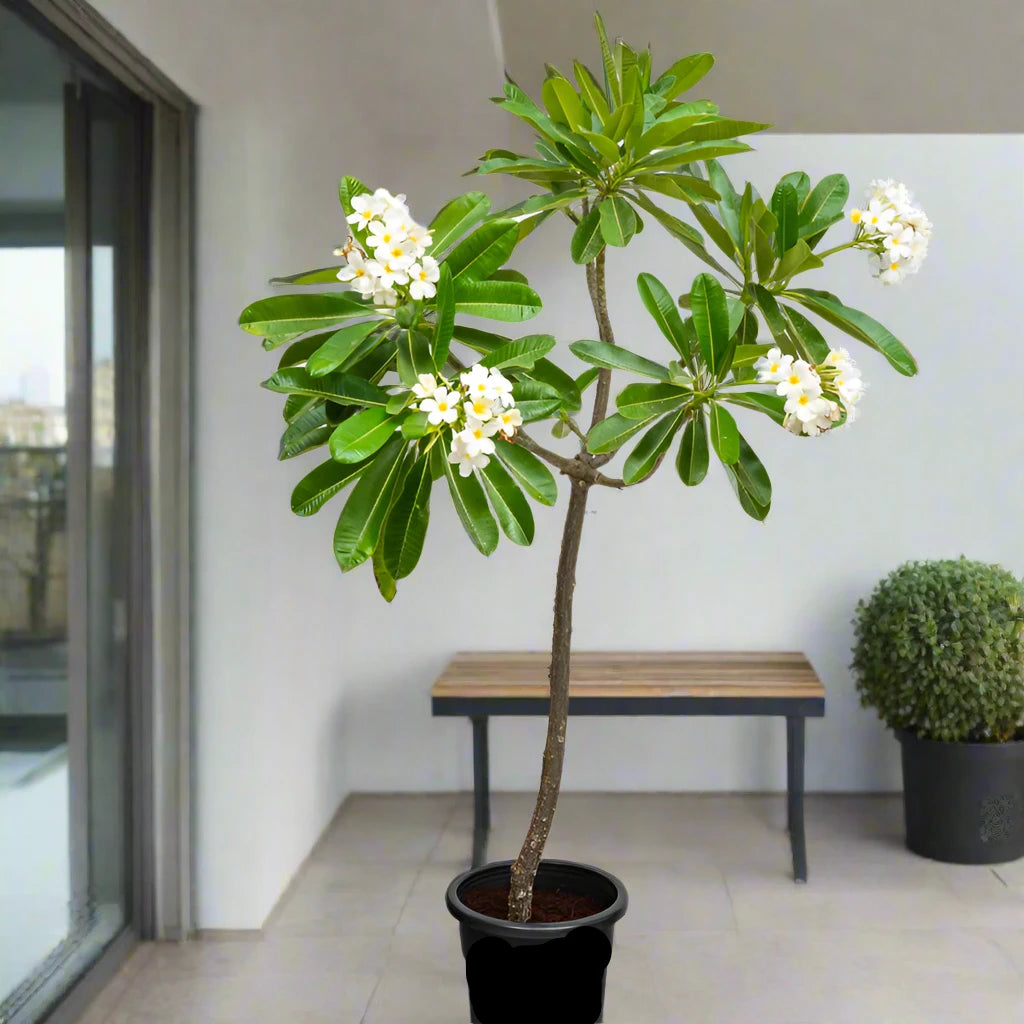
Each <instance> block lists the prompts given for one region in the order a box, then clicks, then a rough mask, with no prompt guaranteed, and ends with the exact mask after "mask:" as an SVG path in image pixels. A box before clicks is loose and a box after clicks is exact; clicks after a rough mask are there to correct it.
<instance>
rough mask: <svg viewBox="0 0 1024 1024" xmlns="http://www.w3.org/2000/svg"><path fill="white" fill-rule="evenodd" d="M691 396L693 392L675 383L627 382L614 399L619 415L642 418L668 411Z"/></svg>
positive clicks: (634, 418)
mask: <svg viewBox="0 0 1024 1024" xmlns="http://www.w3.org/2000/svg"><path fill="white" fill-rule="evenodd" d="M692 397H693V392H692V391H690V390H688V389H686V388H681V387H677V386H676V385H675V384H629V385H627V386H626V387H624V388H623V389H622V391H621V392H620V393H619V395H618V396H617V397H616V399H615V405H616V407H617V408H618V410H619V414H620V415H621V416H625V417H626V419H630V420H643V419H646V418H647V417H649V416H660V415H661V414H662V413H666V412H670V411H671V410H672V409H675V408H676V407H677V406H680V405H682V404H683V403H684V402H686V401H688V400H689V399H690V398H692Z"/></svg>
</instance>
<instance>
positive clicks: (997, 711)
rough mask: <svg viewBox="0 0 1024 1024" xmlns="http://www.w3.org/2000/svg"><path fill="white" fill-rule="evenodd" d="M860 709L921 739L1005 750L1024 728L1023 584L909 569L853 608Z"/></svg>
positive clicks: (955, 568)
mask: <svg viewBox="0 0 1024 1024" xmlns="http://www.w3.org/2000/svg"><path fill="white" fill-rule="evenodd" d="M854 625H855V627H856V644H855V646H854V658H853V670H854V673H855V675H856V678H857V689H858V691H859V693H860V698H861V703H862V704H863V705H864V706H865V707H873V708H875V709H876V710H877V711H878V715H879V717H880V718H881V719H882V721H884V722H885V723H886V725H888V726H890V727H891V728H893V729H903V730H906V731H907V732H911V733H914V734H915V735H916V736H918V737H920V738H921V739H931V740H945V741H948V742H986V741H995V742H1001V741H1005V740H1009V739H1012V738H1014V737H1015V736H1022V738H1024V734H1022V733H1021V726H1022V724H1024V583H1022V582H1021V581H1020V580H1018V579H1017V578H1016V577H1015V576H1014V575H1013V574H1012V573H1009V572H1007V571H1006V570H1005V569H1003V568H1001V567H1000V566H998V565H985V564H984V563H982V562H971V561H968V560H967V559H966V558H960V559H957V560H946V561H932V562H907V563H906V564H905V565H902V566H900V567H899V568H898V569H896V570H895V571H894V572H891V573H890V574H889V575H888V576H887V577H886V578H885V579H884V580H882V581H881V582H880V583H879V584H878V586H877V587H876V588H875V590H874V593H873V594H872V595H871V597H870V599H869V600H867V601H861V602H859V603H858V605H857V616H856V618H855V620H854Z"/></svg>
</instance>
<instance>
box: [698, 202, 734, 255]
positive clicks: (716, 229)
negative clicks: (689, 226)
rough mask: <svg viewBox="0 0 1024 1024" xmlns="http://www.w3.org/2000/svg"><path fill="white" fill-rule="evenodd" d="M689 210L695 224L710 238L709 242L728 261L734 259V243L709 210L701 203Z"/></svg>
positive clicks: (726, 230)
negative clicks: (694, 219)
mask: <svg viewBox="0 0 1024 1024" xmlns="http://www.w3.org/2000/svg"><path fill="white" fill-rule="evenodd" d="M691 209H692V210H693V215H694V217H696V218H697V222H698V223H699V224H700V226H701V227H702V228H703V229H704V230H705V231H706V232H707V233H708V234H709V235H710V236H711V240H712V241H713V242H714V243H715V245H717V246H718V248H719V249H721V250H722V252H724V253H725V255H726V256H728V257H729V259H735V257H736V254H737V248H736V243H735V242H734V241H733V238H732V235H730V234H729V231H728V229H727V228H726V227H725V226H724V225H723V224H722V223H721V221H719V219H718V218H717V217H716V216H715V215H714V214H713V213H712V212H711V210H709V209H708V208H707V207H706V206H704V205H703V204H701V203H696V204H694V205H693V206H692V207H691Z"/></svg>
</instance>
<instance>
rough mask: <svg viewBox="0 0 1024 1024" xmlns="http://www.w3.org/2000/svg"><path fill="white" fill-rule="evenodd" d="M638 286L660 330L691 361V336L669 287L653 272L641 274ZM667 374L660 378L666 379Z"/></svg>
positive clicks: (685, 359) (637, 280)
mask: <svg viewBox="0 0 1024 1024" xmlns="http://www.w3.org/2000/svg"><path fill="white" fill-rule="evenodd" d="M636 287H637V290H638V291H639V292H640V298H641V300H642V301H643V304H644V307H645V308H646V309H647V312H648V313H650V314H651V316H652V317H653V319H654V322H655V323H656V324H657V325H658V330H660V331H661V333H662V334H663V335H664V336H665V337H666V338H667V339H668V342H669V344H670V345H671V346H672V347H673V348H674V349H675V350H676V351H677V352H678V353H679V354H680V355H681V356H682V357H683V359H684V361H686V362H689V361H690V360H691V359H692V358H693V352H692V351H691V348H690V342H689V338H688V337H687V333H686V330H685V328H684V327H683V320H682V317H680V315H679V310H678V309H676V304H675V302H673V301H672V296H671V295H670V294H669V291H668V289H667V288H666V287H665V286H664V285H663V284H662V283H661V281H659V280H658V279H657V278H656V277H655V276H654V275H653V274H640V275H639V277H637V279H636ZM570 347H571V346H570ZM667 376H668V375H667V374H666V375H665V376H664V377H662V378H660V379H662V380H665V379H666V377H667Z"/></svg>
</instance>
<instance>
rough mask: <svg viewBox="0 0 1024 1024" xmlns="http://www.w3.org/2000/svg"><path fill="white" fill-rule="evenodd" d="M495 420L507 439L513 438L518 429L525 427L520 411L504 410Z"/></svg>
mask: <svg viewBox="0 0 1024 1024" xmlns="http://www.w3.org/2000/svg"><path fill="white" fill-rule="evenodd" d="M495 419H496V420H497V421H498V423H499V424H500V428H501V432H502V433H503V434H504V435H505V436H506V437H513V436H514V435H515V432H516V428H517V427H521V426H522V425H523V414H522V413H521V412H520V411H519V410H518V409H502V411H501V412H499V413H498V415H497V416H496V417H495Z"/></svg>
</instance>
